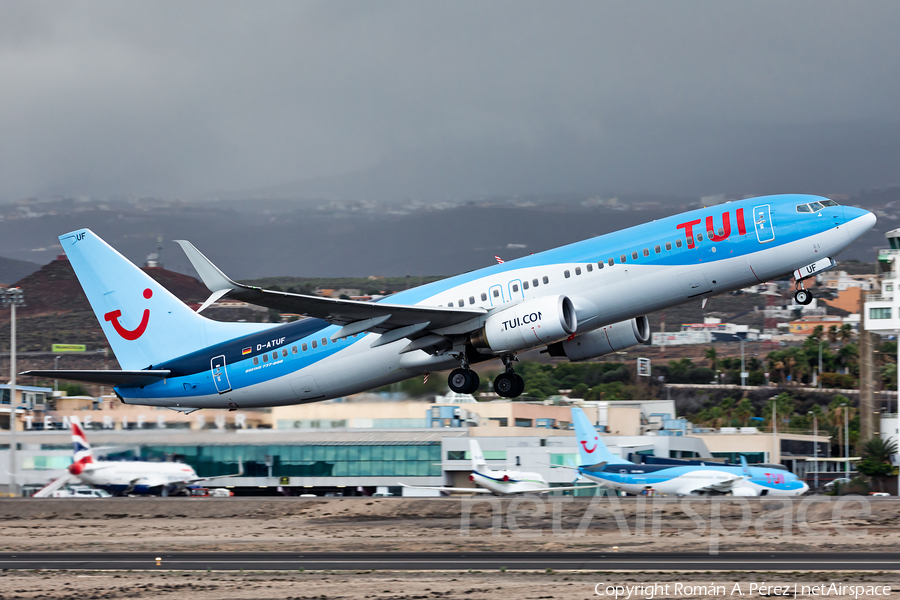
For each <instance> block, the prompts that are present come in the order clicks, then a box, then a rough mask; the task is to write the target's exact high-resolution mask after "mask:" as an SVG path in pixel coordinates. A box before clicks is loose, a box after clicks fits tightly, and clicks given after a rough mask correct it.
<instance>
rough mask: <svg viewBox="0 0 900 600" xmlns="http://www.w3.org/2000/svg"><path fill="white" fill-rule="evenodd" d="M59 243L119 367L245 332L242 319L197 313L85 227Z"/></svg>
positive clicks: (166, 356)
mask: <svg viewBox="0 0 900 600" xmlns="http://www.w3.org/2000/svg"><path fill="white" fill-rule="evenodd" d="M59 241H60V243H61V244H62V247H63V250H64V251H65V253H66V256H68V258H69V262H70V263H71V264H72V268H73V269H74V270H75V274H76V275H77V276H78V281H79V282H80V283H81V287H82V288H83V289H84V293H85V295H86V296H87V298H88V301H89V302H90V303H91V308H93V309H94V314H96V315H97V320H98V321H100V326H101V327H102V328H103V333H104V334H105V335H106V339H107V340H109V344H110V346H111V347H112V349H113V352H115V355H116V359H118V361H119V364H120V365H121V367H122V368H123V369H126V370H129V369H146V368H148V367H151V366H152V365H158V364H160V363H162V362H164V361H166V360H169V359H172V358H176V357H178V356H182V355H184V354H188V353H190V352H193V351H195V350H199V349H201V348H203V347H205V346H207V345H210V344H213V343H218V342H220V341H224V340H226V339H229V338H232V337H237V336H238V335H246V334H248V333H250V330H249V329H250V328H247V327H241V326H243V325H247V324H245V323H219V322H216V321H211V320H209V319H206V318H205V317H201V316H200V315H198V314H197V313H195V312H194V311H193V310H191V308H190V307H189V306H187V305H186V304H184V303H183V302H182V301H181V300H179V299H178V298H176V297H175V296H174V295H173V294H172V293H171V292H169V291H168V290H167V289H165V288H164V287H163V286H161V285H160V284H159V283H157V282H156V281H155V280H154V279H153V278H151V277H150V276H149V275H147V274H146V273H144V272H143V271H142V270H140V269H139V268H137V267H136V266H135V265H134V264H133V263H132V262H131V261H129V260H128V259H127V258H125V257H124V256H122V255H121V254H119V252H117V251H116V250H115V249H114V248H113V247H112V246H110V245H109V244H107V243H106V242H104V241H103V240H102V239H100V238H99V237H98V236H97V235H96V234H95V233H94V232H92V231H91V230H89V229H79V230H77V231H73V232H71V233H67V234H64V235H61V236H59ZM256 329H257V330H258V327H257V328H256Z"/></svg>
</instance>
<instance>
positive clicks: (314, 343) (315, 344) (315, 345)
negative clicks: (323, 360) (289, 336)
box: [312, 340, 319, 350]
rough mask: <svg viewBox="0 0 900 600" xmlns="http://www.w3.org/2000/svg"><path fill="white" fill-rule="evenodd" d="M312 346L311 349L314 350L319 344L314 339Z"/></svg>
mask: <svg viewBox="0 0 900 600" xmlns="http://www.w3.org/2000/svg"><path fill="white" fill-rule="evenodd" d="M312 347H313V350H315V349H316V348H318V347H319V344H317V343H316V340H313V341H312Z"/></svg>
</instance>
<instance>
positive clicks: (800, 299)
mask: <svg viewBox="0 0 900 600" xmlns="http://www.w3.org/2000/svg"><path fill="white" fill-rule="evenodd" d="M812 299H813V295H812V293H811V292H810V291H809V290H797V291H796V293H794V301H795V302H796V303H797V304H802V305H804V306H805V305H807V304H809V303H810V302H812Z"/></svg>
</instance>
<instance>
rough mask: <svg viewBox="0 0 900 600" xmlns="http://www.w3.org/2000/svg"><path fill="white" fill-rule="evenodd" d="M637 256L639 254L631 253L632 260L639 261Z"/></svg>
mask: <svg viewBox="0 0 900 600" xmlns="http://www.w3.org/2000/svg"><path fill="white" fill-rule="evenodd" d="M637 256H638V255H637V252H632V253H631V259H632V260H637Z"/></svg>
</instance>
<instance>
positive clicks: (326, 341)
mask: <svg viewBox="0 0 900 600" xmlns="http://www.w3.org/2000/svg"><path fill="white" fill-rule="evenodd" d="M322 345H323V346H327V345H328V338H322Z"/></svg>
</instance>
